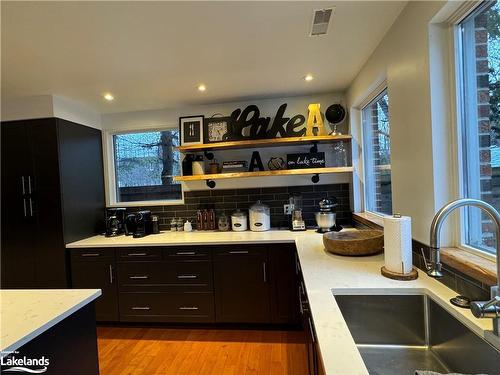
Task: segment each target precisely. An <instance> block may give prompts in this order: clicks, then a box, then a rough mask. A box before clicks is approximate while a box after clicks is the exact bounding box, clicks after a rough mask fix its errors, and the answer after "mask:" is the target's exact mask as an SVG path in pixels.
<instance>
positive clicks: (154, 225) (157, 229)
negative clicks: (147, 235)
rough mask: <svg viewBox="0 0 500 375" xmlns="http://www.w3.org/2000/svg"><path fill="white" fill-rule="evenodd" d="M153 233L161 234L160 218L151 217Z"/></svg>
mask: <svg viewBox="0 0 500 375" xmlns="http://www.w3.org/2000/svg"><path fill="white" fill-rule="evenodd" d="M151 233H152V234H158V233H160V224H159V222H158V216H156V215H153V216H151Z"/></svg>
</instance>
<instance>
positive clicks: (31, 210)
mask: <svg viewBox="0 0 500 375" xmlns="http://www.w3.org/2000/svg"><path fill="white" fill-rule="evenodd" d="M28 199H29V202H30V216H31V217H33V201H32V200H31V197H29V198H28Z"/></svg>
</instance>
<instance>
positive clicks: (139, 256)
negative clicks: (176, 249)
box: [118, 247, 162, 261]
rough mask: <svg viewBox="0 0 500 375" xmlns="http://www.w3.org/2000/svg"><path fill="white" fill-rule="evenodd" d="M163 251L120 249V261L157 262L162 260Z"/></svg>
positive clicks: (153, 249)
mask: <svg viewBox="0 0 500 375" xmlns="http://www.w3.org/2000/svg"><path fill="white" fill-rule="evenodd" d="M161 254H162V250H161V249H155V248H146V247H145V248H141V247H139V248H137V247H135V248H134V247H131V248H124V249H118V260H119V261H136V260H156V259H161Z"/></svg>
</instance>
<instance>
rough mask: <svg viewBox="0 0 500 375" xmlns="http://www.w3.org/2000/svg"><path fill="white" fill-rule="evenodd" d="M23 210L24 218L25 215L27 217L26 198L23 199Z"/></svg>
mask: <svg viewBox="0 0 500 375" xmlns="http://www.w3.org/2000/svg"><path fill="white" fill-rule="evenodd" d="M23 208H24V217H26V215H27V211H26V198H23Z"/></svg>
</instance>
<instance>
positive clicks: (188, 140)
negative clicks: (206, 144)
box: [179, 115, 205, 146]
mask: <svg viewBox="0 0 500 375" xmlns="http://www.w3.org/2000/svg"><path fill="white" fill-rule="evenodd" d="M204 119H205V117H204V116H202V115H200V116H187V117H179V133H180V135H181V142H180V143H181V146H189V145H198V144H202V143H203V120H204Z"/></svg>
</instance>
